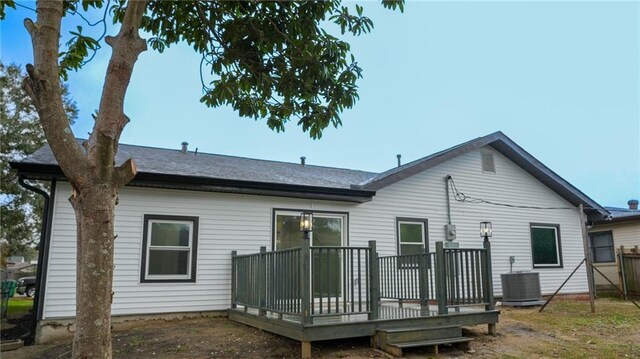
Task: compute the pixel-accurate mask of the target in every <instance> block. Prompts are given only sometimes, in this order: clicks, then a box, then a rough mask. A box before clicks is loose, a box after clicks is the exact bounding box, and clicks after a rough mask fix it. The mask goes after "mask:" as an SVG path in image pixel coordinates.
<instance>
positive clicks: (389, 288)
mask: <svg viewBox="0 0 640 359" xmlns="http://www.w3.org/2000/svg"><path fill="white" fill-rule="evenodd" d="M434 262H435V253H427V252H423V253H419V254H409V255H399V256H385V257H379V259H378V263H379V266H378V267H379V269H380V298H383V299H397V300H400V301H403V300H420V301H422V304H423V305H424V304H428V301H429V300H436V297H435V275H434V273H435V272H434V267H433V263H434Z"/></svg>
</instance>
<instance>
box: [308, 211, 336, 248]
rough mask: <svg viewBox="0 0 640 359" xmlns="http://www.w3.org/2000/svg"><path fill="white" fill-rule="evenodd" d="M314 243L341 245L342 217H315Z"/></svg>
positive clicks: (318, 244) (317, 244)
mask: <svg viewBox="0 0 640 359" xmlns="http://www.w3.org/2000/svg"><path fill="white" fill-rule="evenodd" d="M312 236H313V245H314V246H341V245H342V218H323V217H313V234H312Z"/></svg>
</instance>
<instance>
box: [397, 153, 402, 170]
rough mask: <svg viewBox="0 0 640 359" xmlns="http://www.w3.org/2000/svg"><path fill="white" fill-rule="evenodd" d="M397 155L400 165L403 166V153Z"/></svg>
mask: <svg viewBox="0 0 640 359" xmlns="http://www.w3.org/2000/svg"><path fill="white" fill-rule="evenodd" d="M396 157H397V158H398V167H400V166H402V155H401V154H397V155H396Z"/></svg>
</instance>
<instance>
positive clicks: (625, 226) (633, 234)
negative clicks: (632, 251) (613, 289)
mask: <svg viewBox="0 0 640 359" xmlns="http://www.w3.org/2000/svg"><path fill="white" fill-rule="evenodd" d="M602 231H611V232H612V233H613V245H614V249H619V248H620V246H625V247H626V248H632V247H635V246H640V220H632V221H628V222H616V223H607V224H597V225H594V226H593V228H591V230H590V233H594V232H602ZM594 264H595V266H596V267H598V269H599V270H600V271H601V272H603V273H604V275H606V276H607V278H609V280H611V281H612V282H613V283H615V284H618V282H619V281H620V279H619V277H618V265H617V258H616V262H612V263H594ZM594 278H595V279H594V280H595V282H596V285H597V286H609V285H610V284H609V282H608V281H607V280H606V279H605V278H604V277H602V275H600V274H599V273H597V272H596V273H595V276H594Z"/></svg>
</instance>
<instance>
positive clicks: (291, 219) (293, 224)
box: [276, 214, 315, 249]
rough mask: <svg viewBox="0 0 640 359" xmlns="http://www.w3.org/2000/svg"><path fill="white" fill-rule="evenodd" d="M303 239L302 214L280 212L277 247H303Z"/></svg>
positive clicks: (277, 218) (277, 217)
mask: <svg viewBox="0 0 640 359" xmlns="http://www.w3.org/2000/svg"><path fill="white" fill-rule="evenodd" d="M314 223H315V221H314ZM302 240H303V234H302V232H300V216H296V215H283V214H278V215H277V216H276V249H287V248H296V247H301V246H302Z"/></svg>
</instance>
